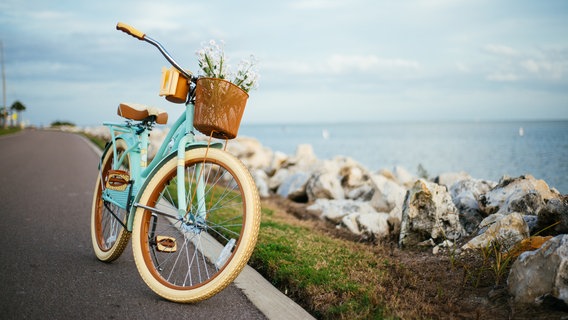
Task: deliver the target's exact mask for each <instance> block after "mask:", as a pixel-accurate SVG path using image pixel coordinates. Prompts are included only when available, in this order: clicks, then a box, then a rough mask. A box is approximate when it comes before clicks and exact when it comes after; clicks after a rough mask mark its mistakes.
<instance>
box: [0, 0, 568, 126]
mask: <svg viewBox="0 0 568 320" xmlns="http://www.w3.org/2000/svg"><path fill="white" fill-rule="evenodd" d="M119 21H121V22H124V23H127V24H130V25H132V26H134V27H136V28H138V29H139V30H141V31H143V32H144V33H146V34H147V35H148V36H150V37H152V38H154V39H156V40H158V41H160V42H161V43H162V44H163V45H164V46H165V47H166V48H167V49H168V51H169V52H170V53H171V54H172V56H174V58H175V59H176V60H178V61H179V62H180V64H181V65H182V66H184V68H187V69H190V70H191V71H192V72H194V73H199V70H198V64H197V57H196V54H195V53H196V51H197V50H199V49H200V48H201V46H202V45H203V44H204V43H207V42H208V41H209V40H212V39H213V40H216V41H221V40H222V41H224V43H225V53H226V55H227V57H228V58H229V59H230V63H231V64H232V65H234V66H236V64H238V62H239V61H240V60H241V59H242V58H247V57H248V56H249V55H250V54H254V55H255V56H256V57H257V59H258V60H259V71H260V81H259V87H258V89H256V90H253V91H251V92H250V98H249V101H248V104H247V108H246V111H245V115H244V119H243V122H242V123H243V124H256V123H310V122H319V123H328V122H369V121H377V122H396V121H485V120H492V121H493V120H496V121H500V120H557V119H563V120H568V1H564V0H547V1H532V0H531V1H528V0H499V1H496V0H471V1H470V0H406V1H395V0H393V1H383V0H350V1H339V0H337V1H336V0H329V1H324V0H304V1H301V0H294V1H286V0H281V1H249V0H239V1H219V0H207V1H192V0H183V1H179V0H178V1H173V0H162V1H156V0H151V1H148V0H137V1H115V0H113V1H107V0H98V1H79V0H77V1H58V0H53V1H45V0H2V1H1V2H0V41H2V44H3V53H4V64H5V76H6V104H7V105H8V106H10V105H11V104H12V103H13V102H14V101H16V100H19V101H21V102H22V103H23V104H24V105H25V106H26V111H25V112H24V113H23V114H22V118H23V120H24V121H25V122H26V123H28V124H33V125H49V124H50V123H51V122H53V121H56V120H59V121H70V122H73V123H75V124H77V125H80V126H92V125H98V124H100V123H102V122H103V121H107V120H111V121H115V120H118V119H119V118H118V116H116V108H117V106H118V104H119V103H120V102H136V103H143V104H148V105H151V106H155V107H158V108H161V109H164V110H166V111H168V112H169V113H170V119H173V118H174V117H176V116H177V115H179V114H180V113H181V112H182V110H183V105H177V104H172V103H169V102H167V101H166V100H165V99H163V98H162V97H159V96H158V92H159V89H160V80H161V69H162V67H164V66H167V62H166V61H165V60H164V58H163V57H162V56H161V55H160V54H159V52H158V51H157V50H156V49H155V48H154V47H152V46H151V45H149V44H147V43H145V42H142V41H138V40H136V39H134V38H132V37H130V36H128V35H126V34H125V33H122V32H119V31H117V30H116V29H115V26H116V23H117V22H119Z"/></svg>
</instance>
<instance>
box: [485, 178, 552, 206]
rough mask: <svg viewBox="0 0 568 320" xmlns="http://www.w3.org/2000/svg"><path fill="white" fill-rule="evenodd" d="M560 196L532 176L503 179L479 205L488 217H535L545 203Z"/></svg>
mask: <svg viewBox="0 0 568 320" xmlns="http://www.w3.org/2000/svg"><path fill="white" fill-rule="evenodd" d="M559 196H560V195H559V194H558V192H557V191H555V190H552V189H550V188H549V187H548V185H547V184H546V182H544V181H543V180H537V179H535V178H534V177H533V176H531V175H526V176H520V177H518V178H509V177H503V178H502V179H501V181H499V184H498V185H497V186H496V187H495V188H493V189H492V190H491V191H489V192H487V193H486V194H484V195H483V196H481V197H480V201H479V203H480V208H481V210H483V211H484V212H485V214H486V215H490V214H494V213H500V214H508V213H511V212H520V213H522V214H533V215H535V214H536V213H537V212H538V211H539V210H540V208H541V207H543V206H544V204H545V201H548V200H550V199H553V198H558V197H559Z"/></svg>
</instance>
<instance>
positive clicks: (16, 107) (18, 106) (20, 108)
mask: <svg viewBox="0 0 568 320" xmlns="http://www.w3.org/2000/svg"><path fill="white" fill-rule="evenodd" d="M10 109H11V110H12V111H16V113H17V114H18V121H21V119H22V118H21V113H22V111H26V106H24V104H23V103H21V102H20V101H18V100H16V102H14V103H12V107H10Z"/></svg>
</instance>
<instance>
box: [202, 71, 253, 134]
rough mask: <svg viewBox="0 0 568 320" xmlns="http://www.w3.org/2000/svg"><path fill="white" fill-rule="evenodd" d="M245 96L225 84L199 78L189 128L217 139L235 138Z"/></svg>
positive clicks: (233, 86) (246, 97)
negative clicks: (190, 126)
mask: <svg viewBox="0 0 568 320" xmlns="http://www.w3.org/2000/svg"><path fill="white" fill-rule="evenodd" d="M247 99H248V94H247V93H246V92H245V91H243V90H242V89H241V88H239V87H237V86H236V85H234V84H232V83H230V82H229V81H226V80H222V79H217V78H200V79H199V80H197V87H196V89H195V115H194V119H193V126H194V127H195V128H196V129H197V130H199V131H200V132H201V133H203V134H205V135H208V136H209V135H211V136H213V137H215V138H218V139H233V138H235V137H236V136H237V133H238V131H239V126H240V124H241V118H242V116H243V112H244V111H245V106H246V103H247Z"/></svg>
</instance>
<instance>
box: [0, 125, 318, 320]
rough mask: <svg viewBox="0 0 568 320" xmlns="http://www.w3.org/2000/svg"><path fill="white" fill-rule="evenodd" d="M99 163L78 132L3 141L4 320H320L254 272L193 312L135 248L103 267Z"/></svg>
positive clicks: (0, 253) (0, 284)
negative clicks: (166, 296) (96, 226)
mask: <svg viewBox="0 0 568 320" xmlns="http://www.w3.org/2000/svg"><path fill="white" fill-rule="evenodd" d="M97 163H98V156H97V154H96V152H95V151H94V150H93V149H92V148H91V146H90V145H89V144H88V143H85V140H84V138H82V137H81V136H78V135H75V134H69V133H63V132H50V131H24V132H21V133H17V134H15V135H10V136H0V197H1V198H0V297H1V298H0V318H1V319H115V318H116V319H119V318H124V319H229V318H230V319H265V318H267V317H268V318H270V319H286V318H288V319H298V318H309V317H310V316H309V315H308V314H307V313H305V311H303V310H302V309H301V308H299V307H298V306H297V305H295V304H294V303H293V302H291V301H289V300H287V298H286V297H285V296H283V295H282V294H280V293H279V292H278V291H277V290H276V291H275V289H274V288H272V287H271V286H270V285H269V284H268V285H267V282H266V280H264V279H262V277H260V279H259V276H258V274H256V273H255V271H254V270H252V269H250V268H248V269H245V272H243V274H242V277H241V276H239V279H238V281H236V283H237V284H239V287H237V286H235V285H234V284H233V285H231V286H229V287H228V288H227V289H225V290H224V291H222V292H221V293H219V294H218V295H216V296H214V297H213V298H211V299H209V300H206V301H203V302H200V303H196V304H191V305H184V304H176V303H171V302H169V301H166V300H163V299H161V298H160V297H158V296H157V295H155V294H154V293H153V292H152V291H151V290H150V289H149V288H148V287H146V285H145V284H144V282H143V281H142V279H141V278H140V276H139V275H138V272H137V270H136V266H135V265H134V260H133V257H132V253H131V248H130V246H129V247H128V248H127V250H126V251H125V253H124V254H123V255H122V256H121V257H120V258H119V259H118V260H117V261H115V262H113V263H103V262H100V261H98V260H97V259H96V257H95V256H94V253H93V252H92V248H91V239H90V225H89V224H90V222H89V219H90V210H91V201H92V189H93V186H94V182H95V178H96V175H97ZM245 293H246V295H245ZM247 296H248V298H247ZM251 301H254V304H253V303H251ZM261 310H262V311H261Z"/></svg>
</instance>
